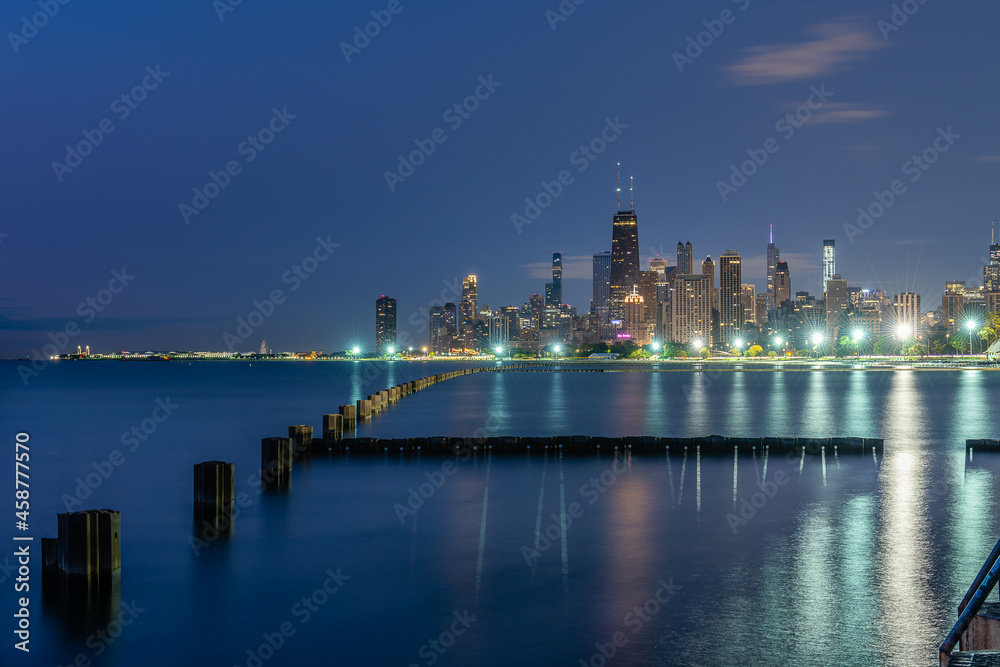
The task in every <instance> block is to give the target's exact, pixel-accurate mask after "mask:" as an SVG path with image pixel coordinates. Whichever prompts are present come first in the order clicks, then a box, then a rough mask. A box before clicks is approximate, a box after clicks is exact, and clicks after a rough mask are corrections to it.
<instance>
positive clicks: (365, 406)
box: [358, 398, 372, 422]
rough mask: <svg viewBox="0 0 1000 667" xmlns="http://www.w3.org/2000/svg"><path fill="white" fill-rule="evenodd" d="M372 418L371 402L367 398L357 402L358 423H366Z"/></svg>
mask: <svg viewBox="0 0 1000 667" xmlns="http://www.w3.org/2000/svg"><path fill="white" fill-rule="evenodd" d="M371 418H372V402H371V400H369V399H367V398H363V399H361V400H359V401H358V421H359V422H366V421H368V420H369V419H371Z"/></svg>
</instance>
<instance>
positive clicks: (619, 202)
mask: <svg viewBox="0 0 1000 667" xmlns="http://www.w3.org/2000/svg"><path fill="white" fill-rule="evenodd" d="M618 210H619V211H620V210H622V163H621V162H619V163H618Z"/></svg>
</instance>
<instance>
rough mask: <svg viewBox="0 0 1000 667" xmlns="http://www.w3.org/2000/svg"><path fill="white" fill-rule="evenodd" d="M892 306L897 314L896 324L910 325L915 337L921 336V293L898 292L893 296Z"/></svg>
mask: <svg viewBox="0 0 1000 667" xmlns="http://www.w3.org/2000/svg"><path fill="white" fill-rule="evenodd" d="M892 308H893V310H894V311H895V315H896V326H897V327H899V326H901V325H905V326H908V327H910V331H911V332H912V335H913V337H914V338H921V337H922V333H921V331H920V315H921V313H920V295H919V294H914V293H913V292H903V293H902V294H896V295H895V296H893V297H892Z"/></svg>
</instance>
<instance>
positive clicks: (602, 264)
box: [594, 252, 611, 323]
mask: <svg viewBox="0 0 1000 667" xmlns="http://www.w3.org/2000/svg"><path fill="white" fill-rule="evenodd" d="M610 301H611V253H610V252H599V253H597V254H596V255H594V310H595V311H596V312H597V314H598V316H599V317H600V321H601V322H602V323H603V322H606V321H607V320H608V305H609V303H610Z"/></svg>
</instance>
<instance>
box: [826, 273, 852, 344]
mask: <svg viewBox="0 0 1000 667" xmlns="http://www.w3.org/2000/svg"><path fill="white" fill-rule="evenodd" d="M824 299H825V301H826V331H827V335H828V336H830V337H831V338H836V337H837V336H838V333H837V327H839V326H840V319H841V316H842V315H843V314H844V311H845V310H847V304H848V303H849V297H848V296H847V281H846V280H844V279H843V278H841V277H840V274H839V273H835V274H833V277H832V278H830V279H829V280H827V281H826V295H825V297H824Z"/></svg>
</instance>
